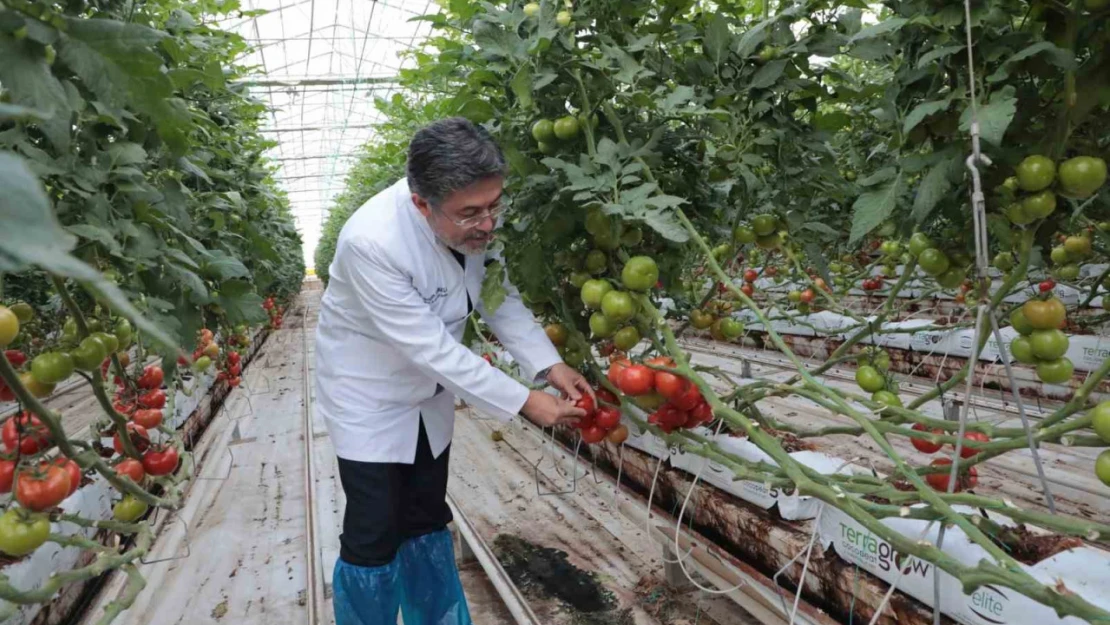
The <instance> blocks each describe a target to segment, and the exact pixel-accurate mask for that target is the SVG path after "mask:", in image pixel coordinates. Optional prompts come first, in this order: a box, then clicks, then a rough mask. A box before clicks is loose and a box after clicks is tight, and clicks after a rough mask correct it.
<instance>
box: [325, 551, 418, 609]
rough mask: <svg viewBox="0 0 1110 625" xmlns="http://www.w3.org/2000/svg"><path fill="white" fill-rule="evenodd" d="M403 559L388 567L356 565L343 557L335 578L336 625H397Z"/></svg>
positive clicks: (333, 600) (337, 562) (337, 566)
mask: <svg viewBox="0 0 1110 625" xmlns="http://www.w3.org/2000/svg"><path fill="white" fill-rule="evenodd" d="M400 574H401V559H400V558H394V559H393V562H390V563H389V564H387V565H385V566H355V565H353V564H348V563H346V562H344V561H343V560H342V558H340V559H338V560H336V561H335V572H334V573H333V575H332V606H333V607H334V608H335V625H397V610H398V609H399V608H400V606H401V584H400V583H399V579H400Z"/></svg>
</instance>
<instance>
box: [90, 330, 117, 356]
mask: <svg viewBox="0 0 1110 625" xmlns="http://www.w3.org/2000/svg"><path fill="white" fill-rule="evenodd" d="M90 336H91V337H92V338H94V339H96V340H98V341H100V342H101V343H103V344H104V351H105V352H106V353H108V354H111V353H114V352H116V351H118V350H119V339H117V338H116V336H115V335H114V334H108V333H107V332H94V333H92V334H91V335H90Z"/></svg>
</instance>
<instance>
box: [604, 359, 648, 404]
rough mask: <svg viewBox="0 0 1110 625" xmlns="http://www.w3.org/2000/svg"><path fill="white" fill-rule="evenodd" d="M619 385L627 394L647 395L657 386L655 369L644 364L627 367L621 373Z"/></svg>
mask: <svg viewBox="0 0 1110 625" xmlns="http://www.w3.org/2000/svg"><path fill="white" fill-rule="evenodd" d="M610 372H612V369H610ZM617 386H619V387H620V389H621V392H622V393H624V394H625V395H632V396H636V395H647V394H648V393H650V392H651V391H652V390H653V389H654V388H655V371H654V370H652V369H649V368H648V367H645V366H644V365H631V366H628V367H625V369H624V371H622V372H621V373H620V382H619V383H618V384H617Z"/></svg>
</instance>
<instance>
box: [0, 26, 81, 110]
mask: <svg viewBox="0 0 1110 625" xmlns="http://www.w3.org/2000/svg"><path fill="white" fill-rule="evenodd" d="M0 59H3V60H4V61H3V62H2V63H0V83H3V85H4V88H5V91H7V92H8V93H10V94H11V95H12V99H13V101H14V102H15V103H16V104H23V105H25V106H29V107H32V108H35V109H38V110H39V111H41V112H42V113H43V114H45V115H46V116H48V117H49V116H52V115H58V114H64V113H65V112H67V108H68V107H67V104H68V102H67V100H66V93H65V90H64V89H63V88H62V83H60V82H58V79H57V78H55V77H54V74H53V72H52V71H51V69H50V66H49V65H47V64H46V60H45V58H43V56H42V55H41V54H35V53H33V48H32V47H31V46H26V45H23V43H21V42H19V41H15V40H13V39H12V38H11V37H10V36H9V34H8V33H6V32H0Z"/></svg>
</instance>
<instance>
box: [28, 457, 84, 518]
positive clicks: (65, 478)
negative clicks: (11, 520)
mask: <svg viewBox="0 0 1110 625" xmlns="http://www.w3.org/2000/svg"><path fill="white" fill-rule="evenodd" d="M69 481H70V474H69V471H67V470H66V469H65V468H63V467H60V466H58V465H56V464H48V463H42V464H40V465H39V466H38V468H37V469H35V470H27V469H25V470H23V471H20V472H19V477H18V478H16V485H15V499H16V501H18V502H19V505H21V506H23V507H24V508H27V509H28V510H34V511H35V512H42V511H43V510H49V509H50V508H53V507H54V506H57V505H58V504H60V503H62V501H64V500H65V498H66V497H69V493H70V483H69Z"/></svg>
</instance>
